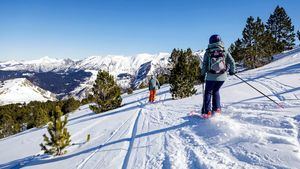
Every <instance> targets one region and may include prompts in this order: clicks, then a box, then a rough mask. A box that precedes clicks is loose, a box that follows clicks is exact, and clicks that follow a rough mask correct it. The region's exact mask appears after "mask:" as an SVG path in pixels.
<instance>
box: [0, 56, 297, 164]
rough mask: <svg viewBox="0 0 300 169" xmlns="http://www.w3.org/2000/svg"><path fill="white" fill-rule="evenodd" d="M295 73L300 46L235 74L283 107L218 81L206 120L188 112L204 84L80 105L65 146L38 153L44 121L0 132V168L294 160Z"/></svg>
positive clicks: (198, 99)
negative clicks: (215, 105)
mask: <svg viewBox="0 0 300 169" xmlns="http://www.w3.org/2000/svg"><path fill="white" fill-rule="evenodd" d="M290 60H291V61H292V63H291V61H290ZM299 74H300V54H299V52H296V53H292V54H291V55H287V56H286V57H281V58H280V59H279V60H277V61H275V62H273V63H271V64H269V65H267V66H265V67H262V68H259V69H255V70H250V71H246V72H243V73H241V74H239V75H240V76H241V77H242V78H243V79H245V80H247V81H248V82H249V83H251V84H252V85H254V86H255V87H257V88H258V89H259V90H261V91H262V92H263V93H265V94H267V95H268V96H270V97H271V98H272V99H274V100H276V101H278V102H279V103H281V104H282V105H284V107H285V108H284V109H280V108H278V106H277V105H275V104H274V103H273V102H271V101H269V100H268V99H266V98H264V97H263V96H261V94H259V93H257V92H256V91H255V90H253V89H251V88H249V86H247V85H246V84H245V83H242V82H241V81H240V80H239V79H237V78H235V77H230V78H229V79H228V80H227V81H226V82H225V84H224V86H223V87H222V89H221V96H222V103H223V105H222V107H223V112H222V114H221V115H220V116H215V117H213V118H211V119H209V120H203V119H199V118H196V117H190V116H187V114H188V113H189V112H190V111H193V110H196V111H200V109H201V106H202V105H201V103H202V93H201V92H202V89H201V86H197V87H196V88H197V89H198V92H197V94H196V95H194V96H192V97H189V98H185V99H180V100H172V98H171V94H170V93H169V86H168V85H164V86H162V88H161V89H160V90H159V91H158V95H157V97H156V100H157V101H156V102H155V103H154V104H151V103H148V101H147V100H148V90H147V89H142V90H137V91H134V93H133V94H131V95H127V94H125V95H123V103H122V104H123V106H122V107H120V108H118V109H115V110H111V111H108V112H105V113H102V114H95V113H93V112H92V111H91V110H89V108H88V105H85V106H81V107H80V108H79V109H78V110H77V111H75V112H73V113H71V114H70V116H69V123H68V130H69V131H70V133H71V136H72V137H71V139H72V143H73V145H71V146H69V147H68V148H67V150H68V153H67V154H65V155H63V156H60V157H51V156H46V155H39V154H41V153H42V152H41V151H40V147H39V144H40V143H41V142H42V135H43V134H44V133H46V128H45V127H44V128H42V129H31V130H28V131H25V132H22V133H19V134H16V135H13V136H10V137H8V138H4V139H1V140H0V151H1V152H5V153H1V155H0V168H21V167H23V168H58V167H59V168H80V169H82V168H84V169H85V168H86V169H90V168H101V169H110V168H122V169H126V168H130V169H131V168H133V169H140V168H149V169H157V168H163V169H167V168H176V169H177V168H179V169H181V168H182V169H185V168H190V169H197V168H234V169H235V168H249V169H252V168H299V166H300V146H299V142H300V129H299V126H300V112H299V111H300V100H299V98H300V79H299ZM88 134H90V135H91V139H90V141H89V142H87V143H86V142H85V139H86V136H87V135H88ZM12 147H13V148H12Z"/></svg>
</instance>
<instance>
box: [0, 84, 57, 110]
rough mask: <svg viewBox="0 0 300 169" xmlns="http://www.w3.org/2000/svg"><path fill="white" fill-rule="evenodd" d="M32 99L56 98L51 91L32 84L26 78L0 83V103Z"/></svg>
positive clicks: (27, 101)
mask: <svg viewBox="0 0 300 169" xmlns="http://www.w3.org/2000/svg"><path fill="white" fill-rule="evenodd" d="M34 100H38V101H47V100H56V97H55V95H54V94H53V93H51V92H49V91H47V90H44V89H42V88H40V87H38V86H36V85H34V84H32V83H31V82H30V81H29V80H27V79H26V78H16V79H11V80H6V81H3V82H1V83H0V105H4V104H11V103H29V102H30V101H34Z"/></svg>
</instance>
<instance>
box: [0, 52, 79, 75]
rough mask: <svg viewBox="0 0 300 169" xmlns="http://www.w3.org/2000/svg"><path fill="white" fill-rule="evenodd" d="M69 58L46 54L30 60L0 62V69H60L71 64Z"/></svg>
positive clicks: (71, 61)
mask: <svg viewBox="0 0 300 169" xmlns="http://www.w3.org/2000/svg"><path fill="white" fill-rule="evenodd" d="M74 64H75V61H73V60H71V59H53V58H50V57H48V56H46V57H43V58H40V59H38V60H31V61H14V60H13V61H6V62H0V70H26V71H32V72H48V71H56V72H57V71H62V70H66V69H68V68H69V67H71V66H73V65H74Z"/></svg>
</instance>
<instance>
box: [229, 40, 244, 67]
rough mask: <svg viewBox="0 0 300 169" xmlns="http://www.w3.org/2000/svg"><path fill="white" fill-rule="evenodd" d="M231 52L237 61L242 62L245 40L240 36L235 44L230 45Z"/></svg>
mask: <svg viewBox="0 0 300 169" xmlns="http://www.w3.org/2000/svg"><path fill="white" fill-rule="evenodd" d="M229 51H230V54H231V55H232V57H233V58H234V60H235V61H236V62H242V61H243V59H244V52H243V42H242V41H241V39H239V38H238V40H236V41H235V42H234V43H233V44H231V45H230V47H229Z"/></svg>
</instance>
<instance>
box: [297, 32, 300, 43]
mask: <svg viewBox="0 0 300 169" xmlns="http://www.w3.org/2000/svg"><path fill="white" fill-rule="evenodd" d="M297 37H298V40H299V41H300V31H297Z"/></svg>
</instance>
